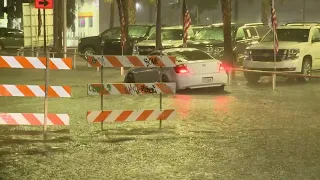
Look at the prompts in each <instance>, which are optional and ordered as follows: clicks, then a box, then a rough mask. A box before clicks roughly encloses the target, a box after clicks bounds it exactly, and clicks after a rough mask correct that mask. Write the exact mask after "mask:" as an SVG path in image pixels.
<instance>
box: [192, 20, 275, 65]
mask: <svg viewBox="0 0 320 180" xmlns="http://www.w3.org/2000/svg"><path fill="white" fill-rule="evenodd" d="M269 29H270V27H269V26H266V25H263V24H262V23H252V24H231V37H232V46H233V52H234V53H233V54H234V58H235V59H237V63H239V64H241V63H242V61H243V56H244V51H245V49H246V48H247V47H248V46H250V45H252V44H256V43H259V41H260V39H261V38H262V37H263V36H264V35H265V34H266V33H267V32H268V31H269ZM188 47H192V48H198V49H201V50H203V51H206V52H207V53H209V54H211V55H212V56H213V57H215V58H216V59H218V60H223V59H222V58H223V52H224V35H223V24H222V23H219V24H212V25H210V26H208V27H204V28H202V29H201V30H200V31H199V32H198V33H197V34H196V35H195V36H194V37H193V38H192V40H191V41H188Z"/></svg>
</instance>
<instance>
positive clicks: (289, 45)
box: [248, 41, 308, 49]
mask: <svg viewBox="0 0 320 180" xmlns="http://www.w3.org/2000/svg"><path fill="white" fill-rule="evenodd" d="M307 44H308V43H307V42H284V41H282V42H281V41H280V42H279V49H298V48H300V47H302V46H305V45H307ZM273 48H274V44H273V42H262V43H259V44H255V45H251V46H249V47H248V49H273Z"/></svg>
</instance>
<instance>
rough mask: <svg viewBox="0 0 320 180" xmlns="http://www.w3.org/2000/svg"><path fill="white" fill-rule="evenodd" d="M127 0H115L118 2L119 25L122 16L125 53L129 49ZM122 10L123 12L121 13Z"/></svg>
mask: <svg viewBox="0 0 320 180" xmlns="http://www.w3.org/2000/svg"><path fill="white" fill-rule="evenodd" d="M128 1H129V0H117V4H118V12H119V18H120V25H121V20H122V17H123V18H124V27H123V29H124V32H123V35H124V37H125V39H126V42H125V43H124V47H123V50H124V54H125V55H127V54H128V52H130V51H129V31H128V30H129V26H128V24H129V16H128V14H129V13H128ZM122 12H123V13H122Z"/></svg>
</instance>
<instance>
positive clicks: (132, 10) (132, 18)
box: [128, 0, 137, 24]
mask: <svg viewBox="0 0 320 180" xmlns="http://www.w3.org/2000/svg"><path fill="white" fill-rule="evenodd" d="M136 3H137V1H136V0H128V14H129V24H135V23H136V12H137V9H136Z"/></svg>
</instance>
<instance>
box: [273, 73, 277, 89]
mask: <svg viewBox="0 0 320 180" xmlns="http://www.w3.org/2000/svg"><path fill="white" fill-rule="evenodd" d="M276 80H277V75H276V74H274V73H273V74H272V90H276Z"/></svg>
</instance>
